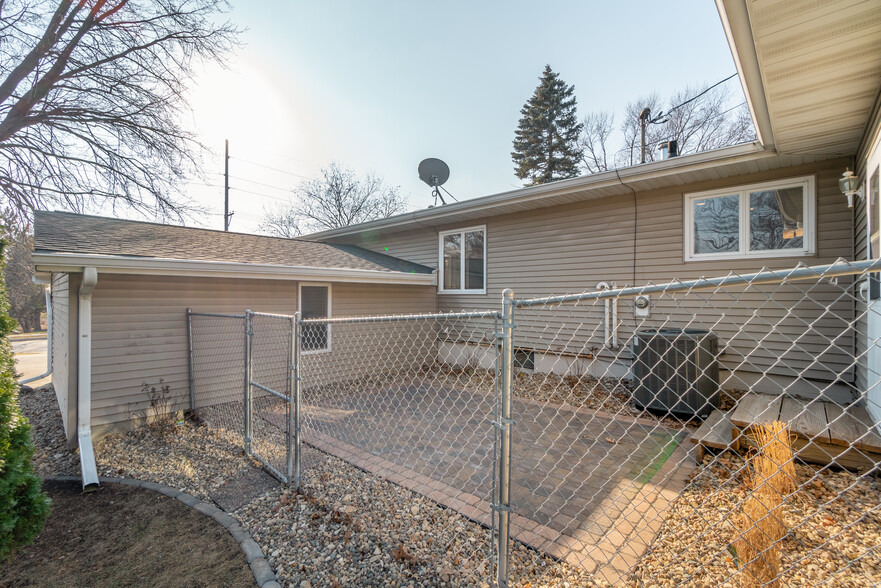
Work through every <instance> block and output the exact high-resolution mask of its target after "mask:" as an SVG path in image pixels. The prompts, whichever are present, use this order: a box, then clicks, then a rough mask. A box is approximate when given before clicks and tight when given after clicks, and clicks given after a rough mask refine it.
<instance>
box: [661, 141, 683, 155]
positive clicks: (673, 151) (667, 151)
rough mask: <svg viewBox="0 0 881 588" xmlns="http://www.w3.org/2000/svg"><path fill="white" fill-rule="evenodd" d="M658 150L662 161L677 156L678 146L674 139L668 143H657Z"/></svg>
mask: <svg viewBox="0 0 881 588" xmlns="http://www.w3.org/2000/svg"><path fill="white" fill-rule="evenodd" d="M658 149H660V150H661V153H662V154H663V157H662V159H670V158H671V157H678V156H679V145H678V144H677V143H676V139H670V140H669V141H664V142H663V143H658Z"/></svg>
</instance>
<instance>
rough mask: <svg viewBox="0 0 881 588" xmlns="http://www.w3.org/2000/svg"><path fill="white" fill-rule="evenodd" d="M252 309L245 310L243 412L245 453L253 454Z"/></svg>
mask: <svg viewBox="0 0 881 588" xmlns="http://www.w3.org/2000/svg"><path fill="white" fill-rule="evenodd" d="M251 314H252V313H251V311H250V310H246V311H245V390H244V394H245V397H244V404H243V413H244V419H245V427H244V436H245V455H251Z"/></svg>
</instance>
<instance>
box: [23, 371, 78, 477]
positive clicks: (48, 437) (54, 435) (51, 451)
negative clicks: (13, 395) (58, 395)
mask: <svg viewBox="0 0 881 588" xmlns="http://www.w3.org/2000/svg"><path fill="white" fill-rule="evenodd" d="M18 402H19V404H20V405H21V409H22V412H23V413H24V414H25V416H27V417H28V419H29V420H30V422H31V439H32V440H33V442H34V447H35V448H36V451H34V457H33V461H32V463H33V466H34V470H35V471H36V472H37V473H38V474H39V475H41V476H47V475H58V476H63V475H68V476H76V475H78V474H79V473H80V463H79V457H78V456H77V453H76V452H75V451H72V450H70V449H68V447H67V438H66V437H65V436H64V427H63V425H62V421H61V411H60V410H59V409H58V401H57V400H56V399H55V391H54V389H53V388H52V386H51V385H49V386H44V387H41V388H35V389H33V390H32V391H31V392H27V393H22V394H20V395H19V397H18Z"/></svg>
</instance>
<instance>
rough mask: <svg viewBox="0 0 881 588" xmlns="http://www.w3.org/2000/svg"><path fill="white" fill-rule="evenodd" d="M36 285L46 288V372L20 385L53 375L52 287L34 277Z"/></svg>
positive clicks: (41, 279) (43, 280) (23, 381)
mask: <svg viewBox="0 0 881 588" xmlns="http://www.w3.org/2000/svg"><path fill="white" fill-rule="evenodd" d="M34 283H35V284H42V285H44V286H45V287H44V288H43V291H44V293H45V295H46V371H45V373H42V374H40V375H39V376H34V377H33V378H28V379H27V380H22V381H21V382H19V384H29V383H30V382H36V381H37V380H42V379H43V378H45V377H48V376H49V375H51V374H52V294H51V292H52V289H51V288H52V287H51V282H50V283H48V284H47V283H46V280H45V279H43V278H38V277H37V276H34Z"/></svg>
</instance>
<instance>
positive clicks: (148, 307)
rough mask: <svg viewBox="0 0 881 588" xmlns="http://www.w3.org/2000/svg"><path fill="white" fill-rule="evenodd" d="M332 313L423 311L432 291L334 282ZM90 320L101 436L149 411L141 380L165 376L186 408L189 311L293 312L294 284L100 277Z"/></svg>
mask: <svg viewBox="0 0 881 588" xmlns="http://www.w3.org/2000/svg"><path fill="white" fill-rule="evenodd" d="M332 289H333V295H332V304H333V310H332V312H333V315H334V316H343V315H346V314H367V313H370V314H375V313H392V312H424V311H426V310H431V309H433V308H434V289H433V288H431V287H424V286H416V287H411V286H391V285H370V284H351V285H350V284H333V285H332ZM92 300H93V302H92V305H93V306H92V308H93V318H92V333H93V343H92V363H93V365H92V425H93V429H95V430H96V436H98V437H100V436H101V434H102V433H103V432H106V431H107V430H108V429H109V428H112V426H113V425H117V424H121V423H125V422H126V421H129V420H130V419H132V418H139V417H143V416H144V411H145V410H146V409H147V407H148V405H149V399H148V398H147V397H146V395H145V394H144V393H143V392H142V387H143V385H144V384H148V385H150V386H158V384H159V380H160V379H162V380H163V382H164V383H165V384H167V385H168V386H169V388H170V392H171V394H172V396H173V397H174V398H175V399H176V400H177V402H178V404H177V407H178V408H184V407H187V406H188V405H189V395H188V391H189V382H188V357H187V325H186V309H187V308H188V307H189V308H192V310H193V311H194V312H215V313H243V312H244V311H245V310H246V309H250V310H252V311H255V312H268V313H279V314H294V313H295V312H296V311H297V282H294V281H283V280H276V281H271V280H235V279H212V278H183V277H161V276H132V275H112V274H105V275H101V274H99V276H98V285H97V286H96V288H95V291H94V294H93V299H92Z"/></svg>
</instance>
